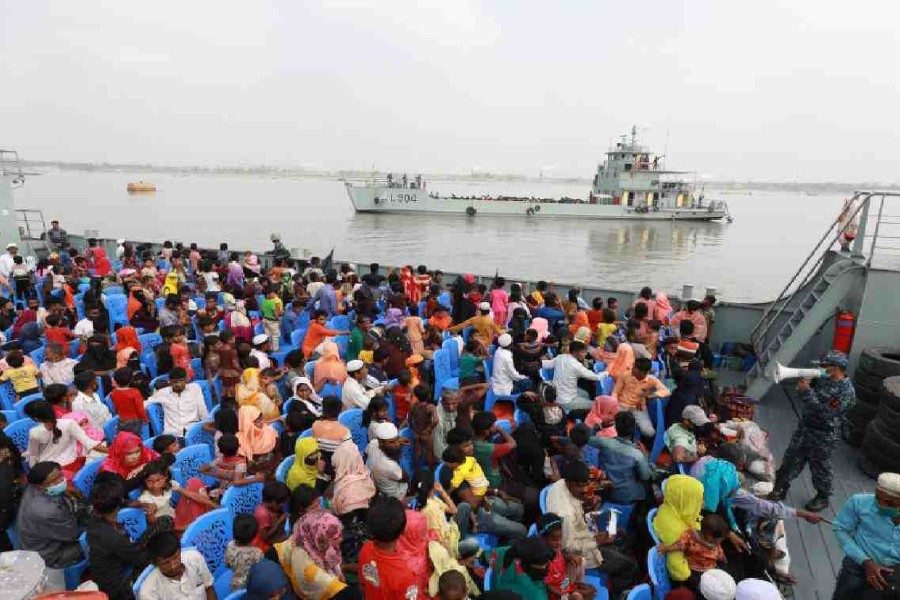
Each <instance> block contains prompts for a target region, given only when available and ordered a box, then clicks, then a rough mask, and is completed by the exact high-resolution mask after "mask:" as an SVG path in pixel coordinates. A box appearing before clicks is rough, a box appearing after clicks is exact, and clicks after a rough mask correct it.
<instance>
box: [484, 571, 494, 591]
mask: <svg viewBox="0 0 900 600" xmlns="http://www.w3.org/2000/svg"><path fill="white" fill-rule="evenodd" d="M493 587H494V567H488V568H487V571H485V572H484V591H486V592H490V591H491V589H492V588H493Z"/></svg>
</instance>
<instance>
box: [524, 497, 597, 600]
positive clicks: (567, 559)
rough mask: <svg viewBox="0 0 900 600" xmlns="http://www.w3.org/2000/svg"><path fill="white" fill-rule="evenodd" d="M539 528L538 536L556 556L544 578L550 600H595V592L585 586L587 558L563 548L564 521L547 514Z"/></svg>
mask: <svg viewBox="0 0 900 600" xmlns="http://www.w3.org/2000/svg"><path fill="white" fill-rule="evenodd" d="M535 526H536V527H537V531H538V535H539V536H541V537H542V538H543V539H544V541H545V542H547V545H548V546H550V549H551V550H553V552H554V553H555V556H554V558H553V560H551V561H550V566H549V567H548V569H547V575H546V577H544V584H546V586H547V592H548V596H549V597H550V599H551V600H559V599H560V598H564V597H566V598H568V599H569V600H591V599H592V598H593V597H594V593H595V592H594V588H593V587H592V586H590V585H587V584H585V583H581V582H582V581H583V580H584V575H585V568H584V558H582V557H581V556H578V555H577V554H570V553H568V552H565V551H564V550H563V548H562V541H563V532H562V518H561V517H560V516H559V515H557V514H554V513H544V514H543V515H541V516H540V517H538V520H537V523H535Z"/></svg>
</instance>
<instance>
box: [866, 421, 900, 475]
mask: <svg viewBox="0 0 900 600" xmlns="http://www.w3.org/2000/svg"><path fill="white" fill-rule="evenodd" d="M866 446H868V447H869V449H870V452H868V453H867V456H869V457H870V458H871V457H873V456H874V457H878V456H881V458H882V461H881V462H883V463H891V464H896V465H900V444H898V443H897V442H895V441H894V440H893V438H892V437H891V435H890V434H888V435H885V432H884V429H883V425H881V423H880V422H879V421H877V420H875V421H872V422H870V423H869V426H868V427H867V428H866V437H865V439H864V440H863V448H866Z"/></svg>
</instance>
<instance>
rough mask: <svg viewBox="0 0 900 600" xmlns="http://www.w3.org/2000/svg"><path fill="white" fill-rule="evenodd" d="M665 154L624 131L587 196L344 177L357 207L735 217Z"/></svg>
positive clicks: (584, 215)
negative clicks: (469, 190)
mask: <svg viewBox="0 0 900 600" xmlns="http://www.w3.org/2000/svg"><path fill="white" fill-rule="evenodd" d="M664 158H665V157H664V156H660V155H657V154H654V153H653V152H652V151H651V150H650V148H649V147H647V146H644V145H642V144H640V143H638V140H637V128H636V127H632V129H631V136H630V137H629V136H627V135H623V136H621V137H620V138H619V141H617V142H616V143H615V144H613V146H612V147H611V148H610V149H609V150H608V151H607V153H606V158H605V159H604V161H603V162H602V163H601V164H600V165H599V166H598V167H597V173H596V174H595V176H594V180H593V183H592V184H591V190H590V194H589V195H588V198H587V200H584V199H580V198H533V197H530V198H529V197H515V196H497V197H486V196H479V197H472V196H456V195H451V196H441V195H439V194H436V193H432V192H430V191H428V189H427V185H426V182H425V181H424V180H423V179H422V177H421V175H419V176H416V177H415V178H413V179H410V178H408V177H407V176H406V175H403V176H402V177H399V178H395V177H394V176H393V174H391V173H388V174H387V175H385V176H376V175H373V176H372V177H371V178H369V179H365V180H351V179H344V180H343V181H344V185H345V187H346V189H347V195H348V196H349V197H350V202H351V203H352V204H353V208H354V209H355V210H356V211H357V212H372V213H374V212H383V213H437V214H457V215H461V214H465V215H468V216H470V217H475V216H479V215H506V216H509V215H519V216H522V217H526V218H531V219H536V218H541V219H543V218H556V217H569V218H578V219H585V218H586V219H638V220H641V219H643V220H651V221H716V220H725V221H728V222H730V221H731V215H730V214H729V212H728V204H727V203H726V202H725V201H723V200H706V199H704V197H703V193H702V192H700V193H696V189H695V186H694V185H693V184H692V183H691V182H689V181H688V177H689V176H690V175H692V174H691V173H689V172H686V171H669V170H666V169H665V168H664V163H663V160H664Z"/></svg>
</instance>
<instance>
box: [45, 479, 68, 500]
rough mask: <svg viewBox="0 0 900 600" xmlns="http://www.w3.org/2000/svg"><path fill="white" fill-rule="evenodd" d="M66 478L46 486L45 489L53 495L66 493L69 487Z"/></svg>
mask: <svg viewBox="0 0 900 600" xmlns="http://www.w3.org/2000/svg"><path fill="white" fill-rule="evenodd" d="M67 487H68V486H67V485H66V480H65V479H63V480H62V481H60V482H59V483H55V484H53V485H51V486H50V487H48V488H44V490H45V491H46V492H47V493H48V494H49V495H51V496H61V495H63V494H65V493H66V489H67Z"/></svg>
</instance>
